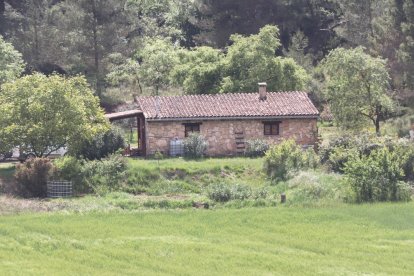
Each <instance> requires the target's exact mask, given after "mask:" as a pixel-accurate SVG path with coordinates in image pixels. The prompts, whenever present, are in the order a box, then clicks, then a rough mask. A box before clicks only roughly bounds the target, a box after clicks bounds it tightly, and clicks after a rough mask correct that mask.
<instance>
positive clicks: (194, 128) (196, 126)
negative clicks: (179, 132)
mask: <svg viewBox="0 0 414 276" xmlns="http://www.w3.org/2000/svg"><path fill="white" fill-rule="evenodd" d="M200 125H201V124H200V123H192V124H184V128H185V137H188V135H189V134H190V133H193V132H200Z"/></svg>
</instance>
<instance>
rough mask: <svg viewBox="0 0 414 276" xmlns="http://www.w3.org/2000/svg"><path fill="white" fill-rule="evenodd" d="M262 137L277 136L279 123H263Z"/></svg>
mask: <svg viewBox="0 0 414 276" xmlns="http://www.w3.org/2000/svg"><path fill="white" fill-rule="evenodd" d="M263 125H264V135H279V125H280V122H263Z"/></svg>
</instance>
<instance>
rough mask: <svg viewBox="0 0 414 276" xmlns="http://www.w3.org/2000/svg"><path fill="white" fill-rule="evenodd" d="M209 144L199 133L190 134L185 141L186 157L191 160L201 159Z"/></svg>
mask: <svg viewBox="0 0 414 276" xmlns="http://www.w3.org/2000/svg"><path fill="white" fill-rule="evenodd" d="M207 146H208V143H207V141H206V140H205V139H204V137H203V136H202V135H200V134H199V133H190V135H189V137H187V138H186V139H184V155H185V156H186V157H190V158H201V157H203V156H204V153H205V151H206V150H207Z"/></svg>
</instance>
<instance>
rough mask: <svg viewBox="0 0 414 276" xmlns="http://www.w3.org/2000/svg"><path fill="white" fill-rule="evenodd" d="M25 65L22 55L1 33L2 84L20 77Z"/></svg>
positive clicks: (0, 62) (0, 68) (0, 79)
mask: <svg viewBox="0 0 414 276" xmlns="http://www.w3.org/2000/svg"><path fill="white" fill-rule="evenodd" d="M24 66H25V64H24V62H23V59H22V55H21V54H20V53H19V52H18V51H16V50H15V49H14V47H13V45H12V44H10V43H7V42H5V41H4V40H3V37H2V36H1V35H0V86H1V85H2V84H3V83H5V82H8V81H12V80H14V79H16V78H17V77H19V76H20V75H21V74H22V73H23V70H24Z"/></svg>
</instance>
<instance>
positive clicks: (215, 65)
mask: <svg viewBox="0 0 414 276" xmlns="http://www.w3.org/2000/svg"><path fill="white" fill-rule="evenodd" d="M178 56H179V60H180V62H179V63H178V64H177V66H175V68H174V70H173V72H172V78H173V80H174V82H175V83H176V84H178V85H181V86H182V87H183V89H184V91H185V92H186V93H187V94H194V93H196V94H197V93H199V94H210V93H218V92H219V85H220V80H221V73H222V72H221V62H222V59H223V57H224V56H223V54H222V53H221V52H220V51H219V50H216V49H214V48H211V47H207V46H202V47H196V48H194V49H192V50H186V49H182V50H181V51H179V53H178Z"/></svg>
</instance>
